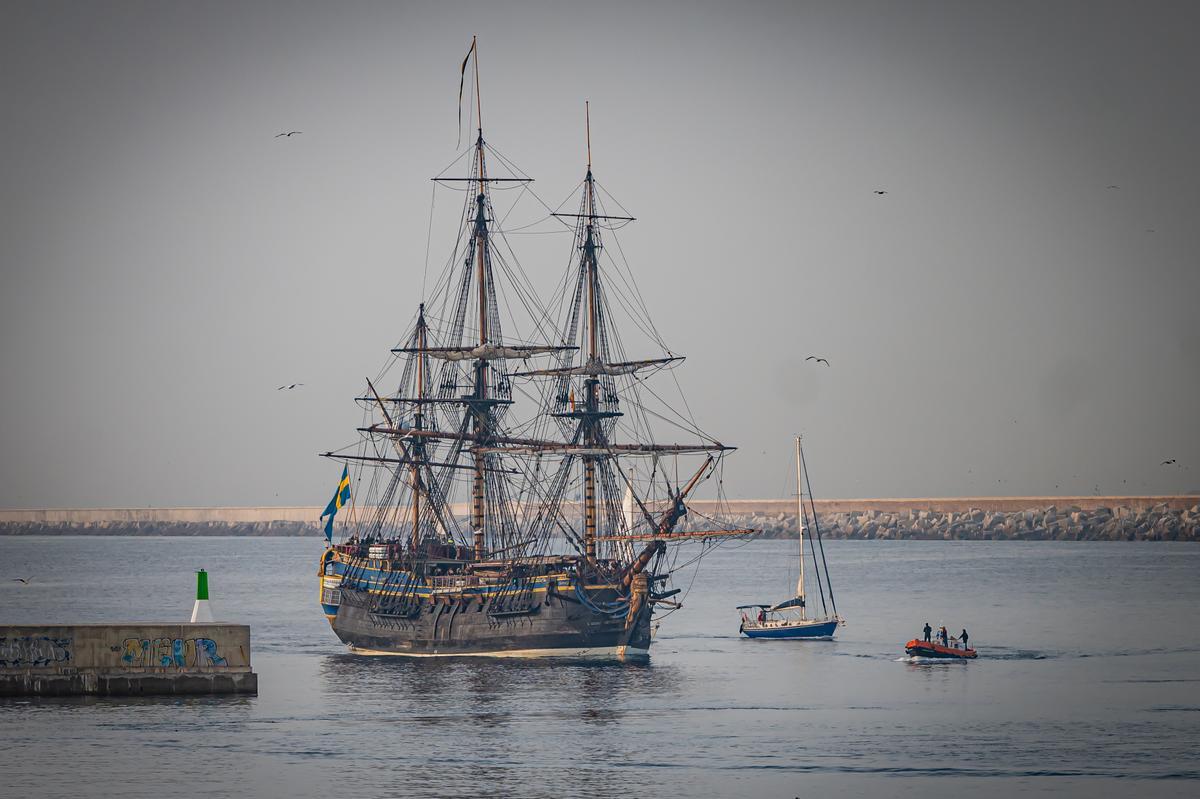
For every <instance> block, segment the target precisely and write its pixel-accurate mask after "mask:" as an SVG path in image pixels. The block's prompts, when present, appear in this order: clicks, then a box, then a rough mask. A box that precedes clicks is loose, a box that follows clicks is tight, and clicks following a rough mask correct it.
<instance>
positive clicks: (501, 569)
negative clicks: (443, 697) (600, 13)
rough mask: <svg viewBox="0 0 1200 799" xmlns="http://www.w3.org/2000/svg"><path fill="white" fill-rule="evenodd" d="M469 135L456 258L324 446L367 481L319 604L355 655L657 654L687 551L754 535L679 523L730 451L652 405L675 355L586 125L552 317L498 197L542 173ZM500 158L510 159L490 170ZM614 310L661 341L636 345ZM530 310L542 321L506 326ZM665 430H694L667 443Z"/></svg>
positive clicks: (325, 564)
mask: <svg viewBox="0 0 1200 799" xmlns="http://www.w3.org/2000/svg"><path fill="white" fill-rule="evenodd" d="M471 54H475V55H476V64H475V70H474V74H475V89H474V95H475V97H474V100H475V108H474V109H472V110H473V111H475V112H476V113H478V114H479V116H480V117H481V116H482V104H481V101H480V98H479V89H478V61H477V51H476V50H475V47H474V45H472V50H471V52H470V53H469V54H468V57H470V55H471ZM465 74H466V62H465V61H464V75H465ZM471 127H472V129H475V126H471ZM477 131H478V134H477V136H476V138H475V141H474V144H473V146H472V147H470V148H468V149H467V150H466V151H464V152H463V153H462V155H461V156H460V159H459V162H456V163H462V162H465V161H467V160H468V159H469V163H470V167H469V170H467V172H468V174H466V175H464V176H461V177H448V176H446V175H445V173H443V175H440V176H439V177H437V178H434V180H435V181H437V184H438V185H439V186H443V187H448V188H455V189H459V190H464V189H465V201H464V207H463V213H462V217H461V220H460V225H459V233H458V236H457V240H456V245H455V248H454V251H453V255H451V257H450V259H449V260H448V261H447V264H446V269H445V272H444V273H443V275H442V277H441V278H439V279H438V281H437V283H436V285H435V288H434V289H433V290H432V291H431V293H430V296H428V297H426V298H424V301H423V302H422V303H421V304H420V305H419V307H418V308H417V311H416V315H415V319H414V322H413V324H412V327H411V329H410V331H409V332H408V334H407V336H406V337H405V339H404V340H403V342H402V343H401V345H400V346H398V347H397V348H395V349H393V350H392V357H391V358H390V359H389V364H388V366H387V367H385V370H384V372H383V373H382V375H381V376H379V377H377V378H376V379H375V380H368V381H367V384H366V386H365V387H364V391H363V392H362V394H361V395H360V396H359V397H358V398H357V401H358V402H359V403H360V405H361V406H362V409H363V413H364V420H363V424H362V426H361V427H359V429H358V433H359V439H358V441H356V442H355V443H354V444H351V445H349V446H347V447H345V448H343V449H341V450H338V451H335V452H327V453H324V455H325V456H326V457H329V458H332V459H334V460H336V461H339V462H342V463H344V464H347V465H348V466H349V468H350V472H351V474H352V475H353V480H352V482H353V485H354V486H355V488H354V493H353V499H352V502H351V505H350V508H349V511H350V512H349V514H348V520H347V521H345V522H343V523H342V524H341V525H340V526H341V528H342V534H341V536H340V537H339V540H337V541H336V542H335V541H332V540H331V541H330V542H329V545H328V546H327V548H326V550H325V551H324V553H323V554H322V556H321V559H320V567H319V575H320V577H319V579H320V602H321V607H322V609H323V610H324V613H325V615H326V616H327V618H328V619H329V622H330V624H331V626H332V628H333V630H334V632H335V633H336V634H337V636H338V637H339V638H340V639H341V640H342V641H343V642H345V643H346V644H347V645H348V646H349V648H350V650H351V651H353V652H357V653H364V654H401V655H425V656H430V655H440V656H444V655H516V656H528V655H566V656H588V657H591V656H609V655H611V656H618V657H629V656H637V655H645V654H646V653H647V652H648V649H649V646H650V641H651V617H652V615H653V614H654V613H655V611H656V609H668V610H669V609H674V608H677V607H679V602H678V598H676V599H672V597H674V596H675V595H676V594H678V593H679V589H672V588H671V587H670V581H671V575H672V573H673V572H674V570H675V566H676V565H677V564H681V563H682V562H683V561H688V562H691V561H694V560H695V559H696V557H695V556H696V555H697V554H703V552H704V551H705V550H706V549H707V548H709V547H711V546H715V545H716V544H717V543H719V542H720V541H721V540H725V539H727V538H728V537H730V536H744V535H748V534H750V533H751V532H752V531H750V530H744V529H722V526H721V524H720V523H719V520H718V519H716V518H709V517H704V518H701V519H698V523H697V524H696V525H695V527H696V528H697V529H693V530H688V529H681V528H682V522H683V521H684V520H685V519H689V518H696V517H698V516H700V514H697V513H696V512H694V511H692V510H691V509H689V507H688V501H689V499H691V498H692V497H693V495H694V494H695V492H696V491H697V490H698V488H699V487H700V486H701V484H703V483H705V482H707V481H708V480H709V479H710V478H711V477H712V476H713V475H714V474H718V475H719V468H720V465H721V463H722V460H723V458H724V457H725V456H726V455H727V454H728V453H729V452H730V451H731V450H732V449H733V447H730V446H727V445H725V444H722V443H721V442H720V441H718V440H716V439H713V438H711V437H709V436H707V435H705V434H704V433H703V432H701V431H700V430H699V428H697V427H696V426H695V424H694V423H693V422H691V420H690V416H689V415H685V414H684V413H682V412H676V411H673V410H671V409H669V408H668V409H663V408H660V407H659V406H658V405H657V404H655V403H656V402H657V398H658V397H659V396H660V393H661V389H660V390H659V391H655V390H654V389H652V388H651V387H650V384H651V383H653V382H654V381H653V378H654V377H655V375H656V373H661V372H664V371H666V370H669V369H671V368H673V367H675V366H677V365H678V364H679V363H680V362H681V361H682V360H683V359H682V357H681V356H679V355H677V354H675V353H674V352H672V351H671V350H669V349H668V348H666V347H665V345H664V344H663V343H662V340H661V338H659V337H658V335H657V331H656V329H655V328H654V326H653V323H652V322H651V321H650V319H649V316H648V315H646V314H645V306H644V303H641V298H640V295H637V294H635V293H631V288H630V287H631V285H632V284H631V279H632V275H631V274H629V273H628V267H627V266H625V269H626V271H625V272H620V271H619V269H618V268H617V265H618V264H619V263H623V256H620V261H617V260H615V259H613V258H612V257H611V256H607V254H606V252H605V247H604V239H605V238H606V237H607V236H608V235H610V234H611V233H612V231H614V230H615V229H616V228H618V227H620V226H622V225H624V224H626V223H628V222H630V221H632V217H629V216H628V214H625V215H622V216H616V215H610V214H607V213H605V208H604V207H602V200H601V194H602V191H603V190H602V189H601V188H600V187H599V185H598V183H597V181H596V180H595V178H594V177H593V174H592V164H591V132H590V119H589V120H588V125H587V149H588V158H587V170H586V173H585V176H584V179H583V181H582V187H581V195H580V198H579V204H578V206H577V207H573V208H572V211H573V213H554V214H551V217H552V219H553V220H559V221H560V222H561V223H562V228H563V230H564V232H565V231H566V230H570V231H571V232H572V234H573V235H572V239H573V243H572V251H571V253H572V255H571V258H570V262H569V267H568V272H567V275H566V276H565V278H564V279H563V280H562V281H561V282H560V284H559V286H560V289H559V292H558V294H557V300H558V301H557V313H552V311H551V310H550V309H549V308H548V307H546V306H543V305H542V303H541V301H540V300H539V299H538V295H537V293H536V292H535V291H533V289H532V288H531V287H530V286H529V285H528V282H527V280H526V278H525V273H524V271H523V270H522V269H521V268H520V266H519V264H518V263H517V262H516V260H515V255H514V253H513V251H512V248H511V247H510V246H509V244H508V239H507V236H506V235H505V233H506V231H505V230H504V227H503V225H502V224H500V223H499V222H498V221H497V213H496V211H495V209H494V207H493V193H494V191H498V190H500V189H507V188H517V189H520V190H527V189H528V183H529V181H530V180H531V179H530V178H528V177H526V176H525V175H524V173H523V172H520V170H518V169H516V167H515V166H513V165H512V164H511V162H509V161H508V160H507V159H506V158H504V156H502V155H500V154H499V153H498V152H496V151H495V149H494V148H492V147H491V145H490V144H488V143H487V141H486V140H485V139H484V136H483V125H482V121H480V122H479V123H478V128H477ZM493 161H495V162H497V163H499V164H500V165H501V166H502V167H503V168H504V169H506V170H508V171H509V172H510V173H511V175H510V176H498V175H493V174H492V173H491V172H490V171H489V168H490V167H491V166H492V163H493ZM451 168H453V165H452V167H451ZM603 196H604V197H608V196H609V195H607V194H606V193H604V195H603ZM614 202H615V201H614ZM547 219H548V220H549V219H550V217H548V218H547ZM609 264H611V265H613V268H614V269H617V271H618V275H617V278H616V279H614V280H611V281H610V280H609V277H610V275H609V273H608V271H607V270H608V265H609ZM633 291H635V289H634V290H633ZM506 298H507V299H508V300H511V301H512V302H511V303H509V304H508V305H506V304H505V303H504V302H503V301H504V300H505V299H506ZM513 305H516V306H519V307H518V308H517V309H516V310H515V311H514V310H513V309H512V306H513ZM614 306H616V307H617V308H619V309H621V313H617V312H615V311H614ZM622 314H624V315H625V316H627V317H629V318H631V319H632V320H633V324H634V326H635V327H637V328H638V329H640V330H641V331H642V332H643V333H644V335H645V337H647V338H649V339H650V340H651V341H653V342H656V346H657V347H658V349H659V350H660V351H659V352H657V353H655V352H651V353H638V354H639V355H641V356H642V357H640V358H630V357H628V356H627V355H626V353H625V350H624V345H623V343H622V338H621V331H620V329H619V325H618V324H617V319H618V317H619V316H621V315H622ZM517 318H520V319H521V320H522V321H523V323H524V324H525V326H526V328H527V330H528V331H530V332H529V334H528V335H526V336H524V337H518V336H515V335H512V334H511V333H510V329H509V328H510V327H514V326H515V325H514V323H513V321H512V320H514V319H517ZM384 381H387V383H386V384H385V383H384ZM684 407H685V408H686V403H685V404H684ZM656 408H658V410H655V409H656ZM664 420H665V421H666V422H669V423H670V424H669V425H668V424H664ZM664 427H673V429H674V431H675V432H680V431H682V432H683V433H684V434H685V435H684V436H683V437H685V438H686V439H687V440H685V441H683V442H682V443H660V442H659V441H657V440H656V435H655V434H656V431H661V429H662V428H664ZM712 482H713V483H717V484H718V485H719V482H720V481H719V479H718V480H714V481H712ZM723 537H725V539H723ZM682 544H691V545H693V547H692V548H691V549H690V551H688V553H687V557H681V556H680V554H679V553H680V552H681V549H680V548H679V546H677V545H682ZM695 545H699V549H700V552H699V553H697V552H696V546H695Z"/></svg>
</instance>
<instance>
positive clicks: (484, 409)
mask: <svg viewBox="0 0 1200 799" xmlns="http://www.w3.org/2000/svg"><path fill="white" fill-rule="evenodd" d="M471 47H472V49H473V50H474V53H475V111H476V119H477V120H478V123H479V135H478V136H477V137H476V139H475V153H476V170H477V171H476V176H477V178H478V181H477V183H476V184H475V185H476V189H477V191H476V196H475V257H476V259H477V263H476V266H475V271H476V284H477V288H476V293H477V294H478V297H479V345H480V346H481V347H482V346H484V345H486V344H487V343H488V305H489V302H488V280H487V248H488V229H487V193H486V191H485V187H486V186H487V165H486V163H485V161H484V154H483V101H482V98H481V95H480V91H479V49H478V45H477V43H476V41H475V39H474V37H472V39H471ZM473 394H474V398H475V400H476V402H475V403H474V404H473V405H472V406H471V408H470V410H471V429H472V431H473V432H474V434H475V436H476V438H477V440H483V439H486V438H487V435H488V405H487V399H488V378H487V361H486V360H485V359H483V358H480V359H479V360H477V361H476V362H475V390H474V392H473ZM471 457H472V459H473V461H474V466H475V472H474V475H473V476H472V479H471V531H472V534H473V536H474V542H473V543H474V546H473V550H474V554H475V559H476V560H483V559H484V557H485V555H486V551H485V550H486V544H485V536H484V530H483V525H484V523H485V521H486V519H485V514H484V508H485V507H486V501H485V499H486V496H485V495H486V491H487V488H486V484H485V482H484V479H485V478H484V470H485V467H486V463H485V461H486V460H487V456H486V455H484V454H483V453H482V452H480V448H479V446H475V447H472V448H471Z"/></svg>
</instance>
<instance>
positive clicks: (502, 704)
mask: <svg viewBox="0 0 1200 799" xmlns="http://www.w3.org/2000/svg"><path fill="white" fill-rule="evenodd" d="M793 548H794V544H791V543H788V542H778V541H761V542H752V543H749V544H742V545H740V546H736V547H730V548H725V549H720V550H717V551H716V552H714V553H712V554H710V555H709V556H708V557H707V558H706V559H705V560H704V561H703V563H702V565H701V568H700V570H699V572H698V573H697V574H696V576H695V579H694V582H692V583H690V586H691V590H690V591H689V592H688V593H687V594H686V595H685V598H684V605H685V607H684V609H683V610H682V611H679V612H677V613H674V614H672V615H669V616H667V617H665V618H664V620H663V624H662V627H661V629H660V631H659V634H658V638H657V640H656V642H655V645H654V647H653V650H652V657H651V660H650V662H649V663H648V664H642V665H633V664H628V665H624V664H607V665H596V664H586V663H565V664H564V663H554V662H549V661H511V660H485V659H455V660H431V659H420V660H407V659H403V658H382V659H378V658H376V659H373V658H361V657H355V656H351V655H348V654H345V653H344V651H343V650H342V648H341V646H340V644H339V643H338V642H337V640H336V638H335V637H334V636H333V633H332V632H331V631H330V630H329V627H328V625H327V623H326V622H325V620H324V618H323V617H322V616H321V615H320V612H319V609H318V607H317V605H316V576H315V571H316V566H315V564H316V558H317V556H318V554H319V552H320V542H319V541H314V540H309V539H273V538H272V539H252V538H187V539H185V538H0V577H2V578H3V579H2V580H0V621H4V622H28V623H34V622H85V621H113V620H133V619H137V620H164V619H186V618H187V616H188V614H189V613H190V609H191V599H192V596H193V594H192V590H193V576H192V571H193V570H194V569H196V568H201V567H203V568H207V569H208V570H209V572H210V574H211V583H212V592H213V601H214V605H215V608H216V612H217V615H218V617H219V618H223V619H228V620H232V621H240V622H246V623H249V624H251V625H252V627H253V647H254V664H255V670H256V671H258V673H259V676H260V694H259V696H257V697H254V698H196V699H140V700H127V699H69V700H28V701H13V700H8V701H2V700H0V740H2V742H3V743H2V746H0V787H3V788H4V790H3V791H0V793H3V795H4V796H12V797H17V796H38V797H59V796H61V797H71V799H78V797H80V796H123V797H156V799H157V798H158V797H162V796H166V795H176V796H193V797H195V796H235V795H237V796H248V797H254V796H269V797H274V796H279V797H283V796H288V797H307V796H351V797H377V796H396V797H401V796H404V797H407V796H431V797H460V796H461V797H478V796H514V797H542V796H545V797H577V796H578V797H585V796H586V797H609V796H629V795H635V796H651V795H652V796H655V797H703V796H746V797H794V796H800V797H809V796H813V797H816V796H821V797H825V796H831V795H832V796H843V795H844V796H861V795H870V796H889V797H893V796H899V797H906V796H914V797H915V796H921V797H929V796H963V795H966V794H970V795H972V796H976V797H978V796H984V797H988V796H1008V795H1011V794H1015V793H1039V792H1045V793H1056V794H1064V795H1077V796H1085V795H1086V796H1132V795H1139V796H1185V795H1186V796H1195V795H1200V752H1198V749H1200V624H1197V623H1196V621H1195V619H1196V610H1197V608H1198V607H1200V579H1198V576H1200V547H1197V546H1195V545H1188V544H1182V545H1180V544H1168V543H1159V544H1134V543H1115V544H1104V543H1050V542H879V541H836V542H832V543H830V544H829V545H828V556H829V562H830V568H831V570H832V571H833V576H834V580H835V584H834V588H835V590H836V592H837V600H838V608H839V610H840V611H841V612H842V614H843V615H844V616H845V617H846V618H847V619H848V621H849V624H848V625H847V626H846V627H845V628H844V629H843V630H842V631H841V632H840V633H839V636H838V640H836V641H833V642H779V641H775V642H764V641H748V640H742V639H739V638H738V636H737V615H736V613H735V612H734V611H733V607H734V606H735V605H739V604H743V603H748V602H760V601H761V602H766V601H772V600H775V599H777V598H781V597H783V596H785V595H787V593H788V588H789V581H794V566H793V565H792V562H791V556H792V553H793V551H794V549H793ZM18 576H20V577H29V576H32V577H33V582H32V583H31V584H30V585H27V586H23V585H21V584H19V583H16V582H14V581H13V579H12V578H14V577H18ZM677 585H678V586H679V587H683V588H685V589H687V588H688V586H689V582H688V581H686V580H684V581H682V582H681V583H677ZM925 621H929V622H930V623H931V624H933V625H934V626H935V627H936V626H938V625H939V624H941V623H945V624H946V626H947V627H948V628H950V629H951V630H952V631H953V632H957V631H958V630H959V629H961V628H962V627H963V626H964V625H965V626H966V627H967V628H968V629H969V630H970V632H971V641H972V643H973V644H974V645H975V646H976V647H977V648H978V649H979V650H980V654H981V657H980V659H979V660H977V661H975V662H971V663H934V664H912V663H909V662H907V661H906V660H905V659H904V658H903V650H902V644H903V643H904V641H906V640H908V639H909V638H912V637H915V636H917V635H918V633H919V630H920V628H921V626H922V625H923V623H924V622H925Z"/></svg>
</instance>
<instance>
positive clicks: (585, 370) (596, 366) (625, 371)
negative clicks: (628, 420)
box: [513, 355, 683, 377]
mask: <svg viewBox="0 0 1200 799" xmlns="http://www.w3.org/2000/svg"><path fill="white" fill-rule="evenodd" d="M682 360H683V356H682V355H673V356H671V357H670V358H649V359H647V360H644V361H622V362H620V363H601V362H600V361H589V362H588V363H585V364H581V365H579V366H564V367H555V368H551V369H530V370H529V371H527V372H513V376H514V377H538V376H542V375H580V376H584V377H599V376H600V375H631V374H633V373H634V372H636V371H638V370H640V369H649V368H651V367H653V366H664V365H666V364H668V363H673V362H675V361H682Z"/></svg>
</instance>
